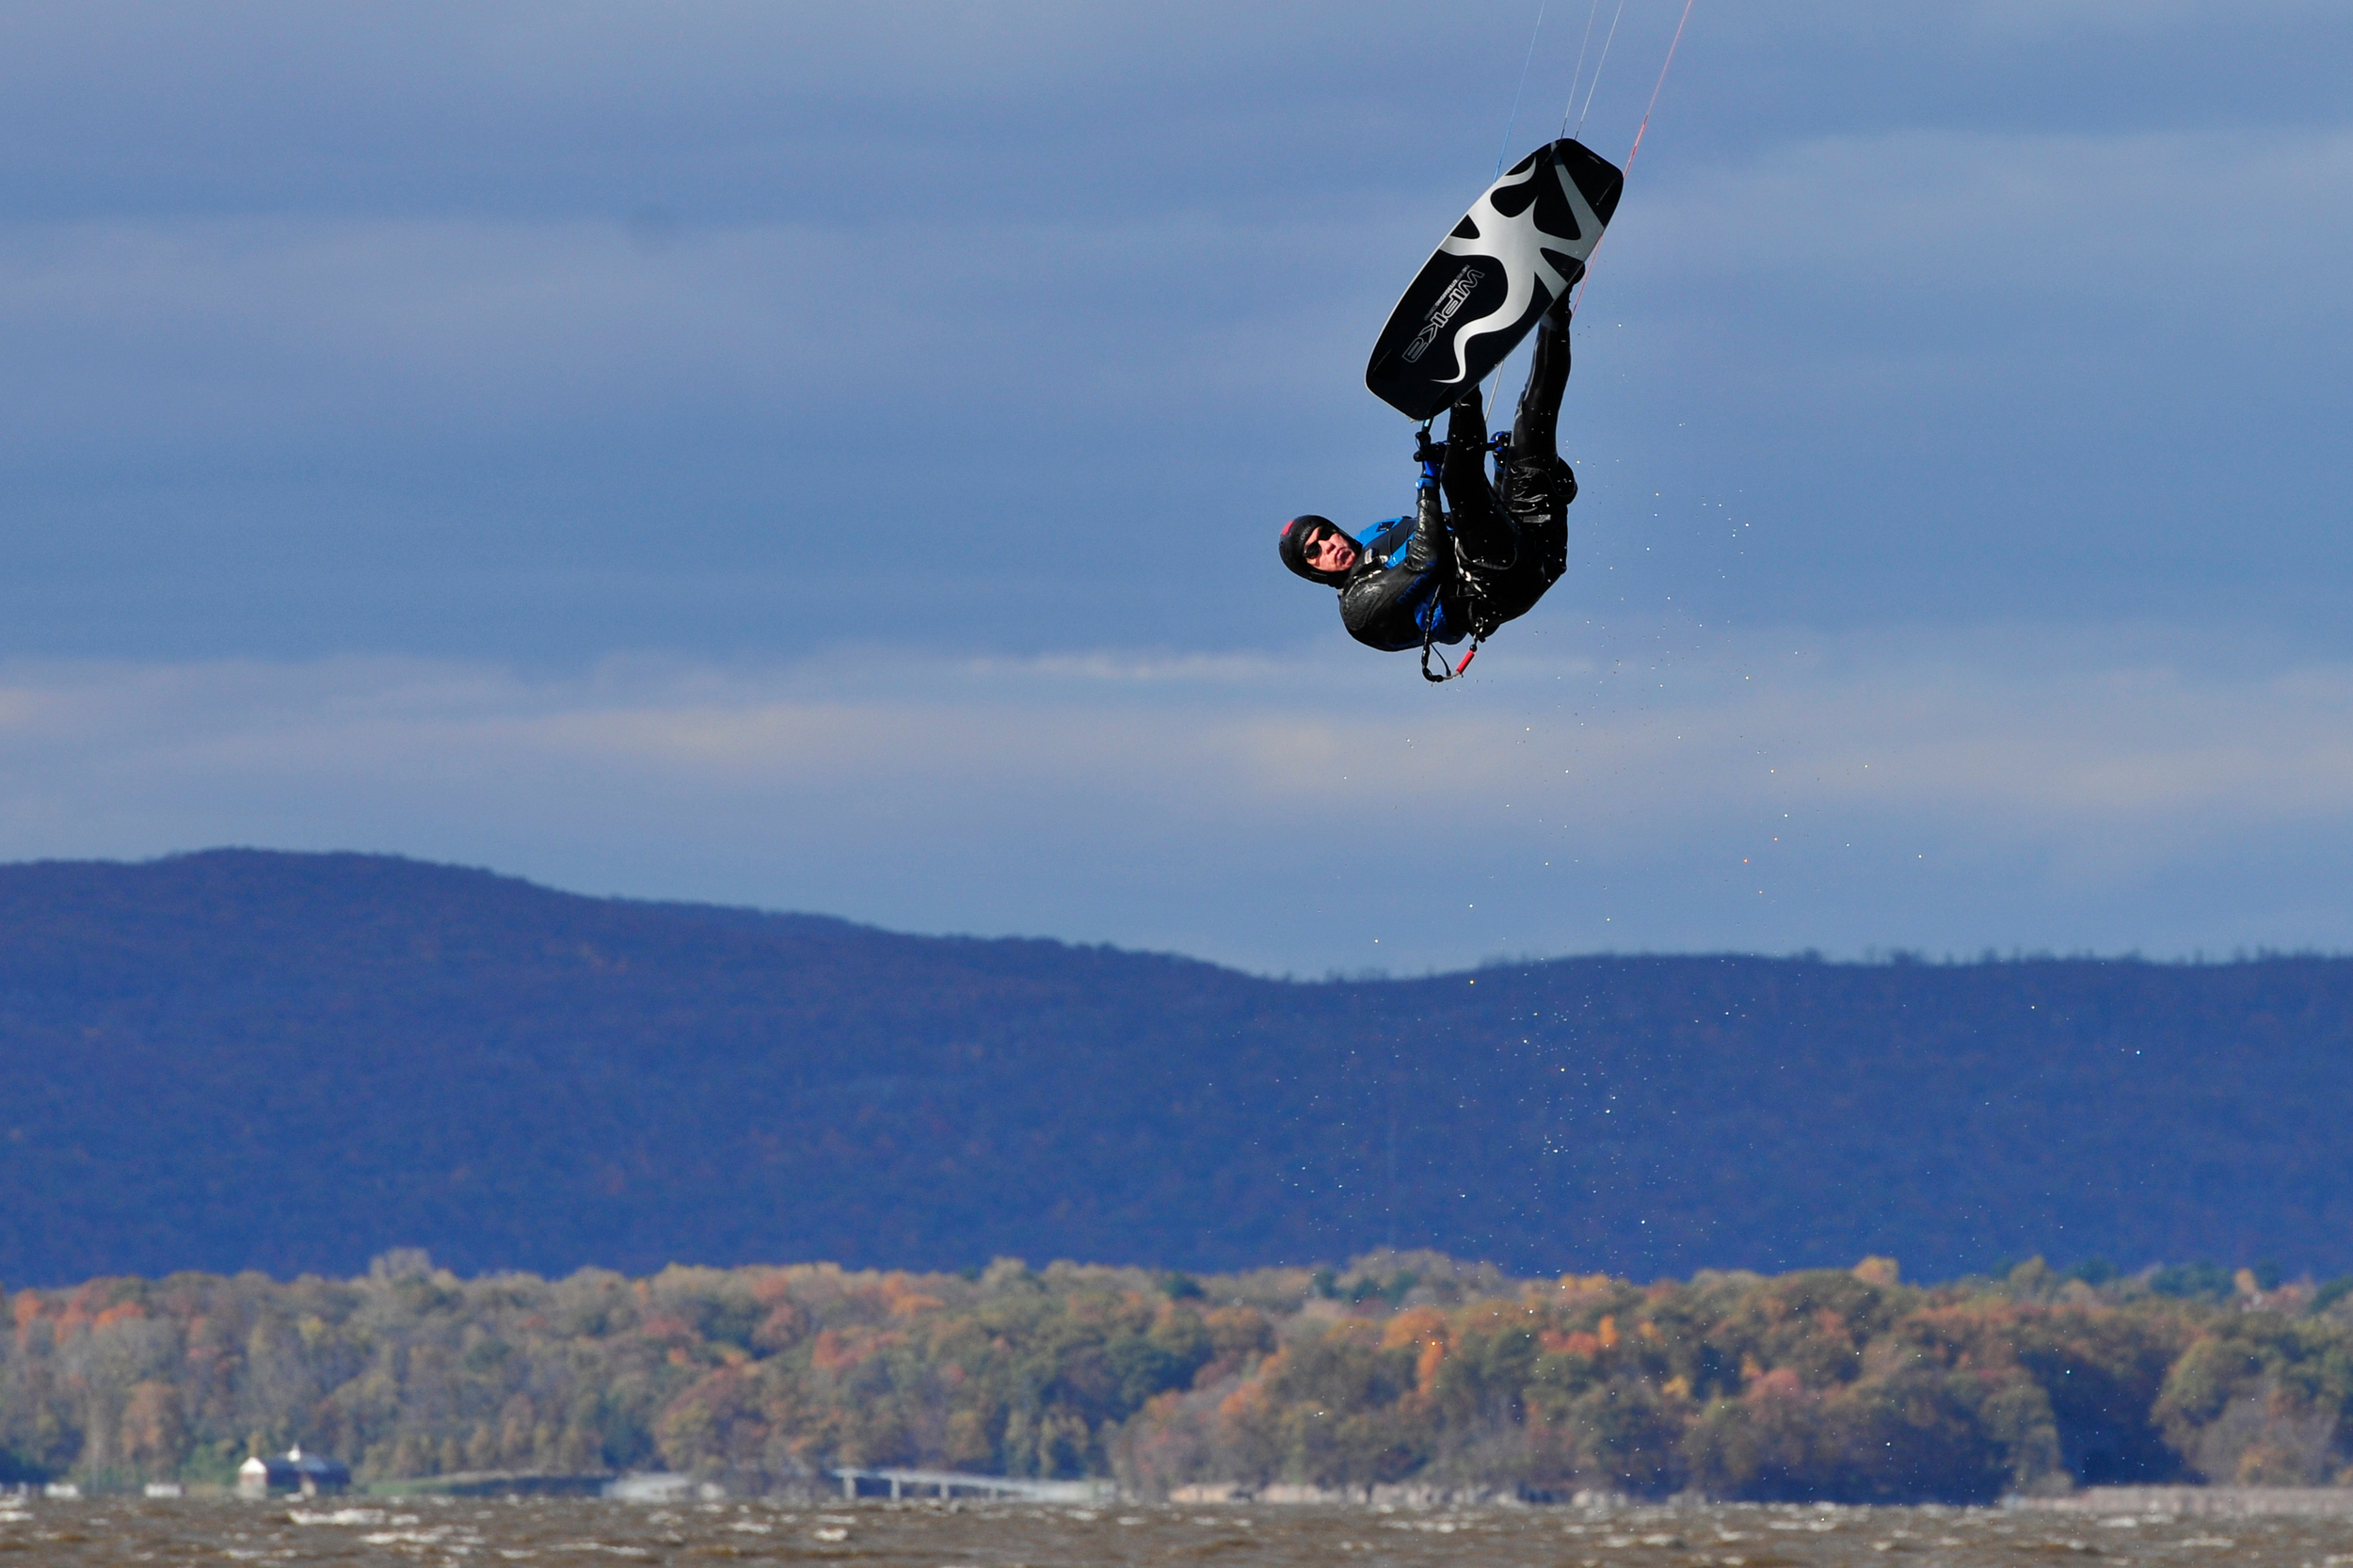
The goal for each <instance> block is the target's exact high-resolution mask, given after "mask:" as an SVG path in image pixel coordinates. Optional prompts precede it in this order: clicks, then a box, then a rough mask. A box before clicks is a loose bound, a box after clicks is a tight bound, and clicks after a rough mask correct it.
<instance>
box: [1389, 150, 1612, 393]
mask: <svg viewBox="0 0 2353 1568" xmlns="http://www.w3.org/2000/svg"><path fill="white" fill-rule="evenodd" d="M1624 190H1625V175H1624V174H1622V173H1621V172H1619V170H1618V168H1617V166H1615V165H1614V164H1611V163H1609V162H1608V161H1607V160H1605V159H1604V158H1602V157H1601V156H1600V155H1599V154H1598V153H1596V152H1593V149H1591V148H1589V147H1587V146H1586V145H1585V144H1584V143H1582V142H1579V141H1574V140H1571V139H1569V138H1567V137H1563V138H1562V139H1561V140H1559V141H1556V142H1551V143H1549V144H1547V145H1545V146H1544V147H1540V148H1538V149H1537V150H1536V151H1535V152H1530V153H1529V155H1528V156H1527V157H1525V158H1522V159H1521V160H1520V161H1519V162H1518V163H1515V164H1513V166H1512V167H1511V168H1510V169H1509V170H1508V171H1506V172H1505V174H1504V176H1503V178H1501V179H1500V180H1497V182H1496V183H1495V184H1492V185H1489V186H1488V187H1487V190H1486V194H1485V195H1483V196H1481V198H1480V199H1479V200H1478V201H1476V202H1475V203H1473V204H1472V206H1471V210H1470V211H1469V212H1468V213H1467V214H1465V216H1464V218H1463V221H1462V222H1460V223H1458V224H1456V225H1455V226H1454V232H1452V233H1450V234H1449V235H1447V237H1446V238H1445V239H1444V240H1443V241H1441V242H1440V244H1439V246H1438V248H1437V251H1436V253H1435V254H1433V256H1432V257H1431V258H1430V260H1429V261H1428V262H1427V263H1425V264H1423V266H1422V269H1421V271H1420V272H1418V273H1417V274H1416V275H1415V277H1414V280H1413V282H1411V283H1410V284H1408V285H1406V289H1405V295H1404V297H1402V298H1401V299H1400V300H1399V301H1398V302H1397V309H1396V310H1394V311H1391V312H1389V323H1388V325H1387V326H1386V327H1384V328H1382V329H1381V336H1380V338H1379V339H1378V340H1377V341H1376V342H1375V343H1374V344H1373V345H1372V360H1371V362H1369V364H1367V365H1366V366H1365V385H1366V386H1368V387H1369V388H1371V389H1372V394H1373V395H1374V396H1375V397H1378V398H1379V399H1381V401H1382V402H1384V403H1386V404H1387V405H1389V407H1391V408H1395V409H1397V410H1398V411H1399V412H1401V413H1402V414H1404V415H1405V416H1406V417H1407V418H1408V419H1431V418H1434V417H1435V416H1436V415H1437V413H1438V412H1439V411H1440V410H1441V409H1443V408H1446V406H1447V405H1448V404H1449V403H1452V402H1453V401H1454V400H1455V399H1456V398H1457V397H1460V396H1461V395H1462V394H1463V392H1464V391H1465V389H1466V388H1469V387H1472V386H1476V385H1477V384H1478V383H1479V382H1480V381H1481V380H1482V379H1484V378H1485V376H1486V375H1487V373H1488V372H1489V371H1491V370H1493V369H1495V368H1496V366H1497V365H1499V364H1501V363H1502V362H1503V360H1504V356H1506V355H1508V354H1510V353H1511V352H1512V350H1513V349H1514V348H1516V347H1518V346H1519V344H1520V340H1521V339H1522V338H1525V337H1526V336H1528V334H1529V332H1530V331H1532V330H1533V329H1534V328H1535V326H1536V323H1537V322H1538V321H1539V320H1540V319H1542V317H1543V316H1544V313H1545V311H1546V310H1547V309H1549V308H1550V306H1551V304H1552V302H1553V301H1554V300H1555V299H1558V298H1559V297H1560V296H1561V295H1563V294H1566V293H1567V292H1568V291H1569V290H1570V289H1572V288H1574V287H1575V286H1576V285H1577V280H1578V279H1579V278H1581V277H1583V276H1584V274H1585V258H1586V257H1588V256H1590V255H1592V254H1593V247H1594V246H1595V245H1597V244H1599V243H1600V241H1601V232H1602V230H1603V229H1604V228H1605V227H1607V226H1608V225H1609V218H1610V216H1611V215H1612V214H1614V213H1615V212H1616V211H1617V210H1618V197H1619V196H1620V194H1621V193H1622V192H1624Z"/></svg>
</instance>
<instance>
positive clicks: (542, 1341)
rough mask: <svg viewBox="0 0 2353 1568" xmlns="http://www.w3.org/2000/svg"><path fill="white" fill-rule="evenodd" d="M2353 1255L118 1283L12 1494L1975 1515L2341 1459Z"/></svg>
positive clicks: (674, 1272)
mask: <svg viewBox="0 0 2353 1568" xmlns="http://www.w3.org/2000/svg"><path fill="white" fill-rule="evenodd" d="M2349 1290H2353V1282H2339V1283H2338V1284H2336V1285H2332V1286H2329V1287H2315V1286H2314V1285H2313V1284H2312V1283H2311V1282H2308V1281H2307V1282H2293V1283H2282V1282H2281V1281H2280V1280H2279V1279H2278V1278H2277V1276H2276V1272H2273V1271H2268V1270H2265V1271H2253V1270H2242V1271H2237V1272H2229V1271H2223V1270H2220V1269H2217V1268H2213V1267H2211V1266H2189V1267H2177V1268H2174V1269H2170V1270H2164V1271H2145V1272H2142V1273H2140V1274H2138V1275H2130V1276H2127V1275H2123V1274H2121V1273H2119V1272H2117V1271H2115V1270H2113V1269H2110V1268H2106V1267H2105V1266H2103V1265H2098V1264H2096V1263H2093V1264H2087V1265H2084V1266H2080V1267H2078V1268H2076V1269H2073V1270H2071V1271H2068V1272H2064V1273H2062V1272H2057V1271H2055V1270H2053V1269H2051V1268H2050V1267H2048V1266H2047V1265H2046V1264H2044V1263H2043V1262H2042V1261H2041V1260H2040V1259H2035V1260H2029V1261H2028V1262H2026V1263H2024V1264H2021V1265H2019V1266H2018V1267H2016V1268H2014V1269H2012V1270H2010V1271H2009V1272H2007V1273H2005V1274H2002V1275H1999V1276H1994V1277H1985V1278H1976V1279H1969V1280H1963V1281H1959V1282H1955V1283H1950V1284H1944V1285H1936V1286H1929V1287H1916V1286H1911V1285H1906V1284H1904V1283H1902V1282H1901V1281H1900V1279H1899V1277H1898V1274H1897V1270H1896V1268H1895V1266H1894V1265H1893V1264H1892V1263H1889V1262H1887V1261H1885V1260H1881V1259H1873V1260H1868V1261H1866V1262H1865V1263H1864V1264H1862V1265H1860V1266H1858V1267H1857V1268H1855V1269H1854V1270H1852V1271H1815V1272H1801V1273H1791V1274H1783V1275H1777V1276H1768V1275H1761V1274H1754V1273H1745V1272H1703V1273H1700V1274H1698V1275H1695V1276H1694V1277H1692V1278H1690V1279H1689V1280H1681V1281H1673V1280H1670V1281H1660V1282H1657V1283H1653V1284H1647V1285H1644V1284H1638V1283H1635V1282H1633V1281H1630V1280H1623V1279H1614V1278H1610V1277H1608V1276H1605V1275H1598V1274H1596V1275H1590V1276H1576V1275H1572V1276H1568V1277H1563V1278H1560V1279H1545V1280H1520V1279H1512V1278H1508V1277H1506V1276H1504V1275H1503V1274H1502V1273H1501V1272H1498V1271H1497V1270H1495V1269H1493V1268H1491V1267H1487V1266H1483V1265H1472V1264H1464V1263H1460V1262H1457V1261H1455V1260H1453V1259H1450V1258H1447V1257H1444V1256H1438V1255H1434V1254H1413V1255H1401V1254H1390V1253H1382V1254H1375V1255H1371V1256H1368V1257H1365V1258H1361V1259H1359V1260H1357V1262H1356V1263H1355V1264H1353V1266H1351V1267H1350V1268H1348V1269H1346V1270H1337V1269H1327V1270H1309V1269H1272V1270H1262V1271H1257V1272H1247V1273H1239V1274H1231V1275H1214V1276H1210V1275H1205V1276H1202V1277H1200V1278H1197V1279H1196V1278H1191V1277H1187V1276H1184V1275H1181V1274H1171V1273H1156V1272H1150V1271H1145V1270H1139V1269H1119V1268H1096V1267H1082V1266H1078V1265H1073V1264H1068V1263H1056V1264H1054V1265H1052V1266H1050V1267H1048V1268H1046V1269H1043V1270H1037V1269H1032V1268H1030V1267H1028V1266H1027V1265H1025V1264H1023V1263H1021V1262H1019V1261H1016V1260H1012V1259H1002V1260H1000V1261H998V1262H997V1263H995V1264H992V1265H991V1266H990V1267H989V1268H987V1269H986V1270H981V1271H968V1272H964V1273H936V1274H933V1273H924V1274H919V1273H907V1272H852V1271H846V1270H843V1269H840V1268H838V1267H835V1266H832V1265H828V1264H807V1265H795V1266H791V1267H775V1268H765V1267H754V1268H738V1269H696V1268H683V1267H673V1268H669V1269H665V1270H664V1271H663V1272H660V1273H657V1274H654V1275H651V1276H648V1277H645V1278H636V1279H632V1278H627V1277H624V1276H622V1275H620V1274H617V1273H613V1272H604V1271H599V1270H584V1271H582V1272H578V1273H575V1274H572V1275H570V1276H568V1277H567V1278H562V1279H554V1280H549V1279H542V1278H539V1277H537V1276H535V1275H531V1274H494V1275H487V1276H483V1277H480V1278H474V1279H462V1278H459V1277H457V1276H456V1275H455V1274H453V1273H450V1272H447V1271H444V1270H439V1269H436V1268H434V1267H433V1266H432V1265H431V1263H430V1261H429V1260H428V1259H427V1258H426V1257H425V1256H424V1255H422V1254H418V1253H393V1254H388V1255H386V1256H383V1257H380V1258H378V1259H377V1260H376V1263H375V1264H374V1265H373V1266H372V1267H371V1269H370V1270H369V1272H367V1273H366V1274H365V1275H363V1276H360V1277H358V1278H353V1279H343V1280H330V1279H322V1278H316V1277H304V1278H300V1279H296V1280H294V1281H291V1282H283V1281H278V1280H273V1279H270V1278H268V1277H266V1276H264V1275H261V1274H255V1273H244V1274H236V1275H215V1274H175V1275H171V1276H169V1277H167V1278H163V1279H141V1278H108V1279H99V1280H92V1281H89V1282H88V1283H87V1284H84V1285H81V1286H78V1287H74V1288H68V1289H56V1290H42V1289H26V1290H21V1291H18V1292H16V1293H15V1294H14V1295H13V1296H11V1297H9V1298H8V1302H9V1305H10V1307H11V1309H12V1327H13V1333H12V1334H9V1335H8V1336H6V1338H5V1340H0V1479H5V1480H20V1481H21V1480H51V1479H69V1478H70V1479H72V1480H77V1481H79V1482H80V1483H82V1484H83V1485H84V1486H86V1487H89V1488H99V1489H104V1488H109V1487H127V1486H131V1485H134V1484H136V1483H138V1482H140V1481H145V1480H183V1481H190V1482H196V1483H200V1484H202V1483H225V1482H227V1481H228V1480H230V1479H231V1477H232V1474H233V1472H234V1469H235V1467H236V1465H237V1464H239V1463H241V1462H242V1461H243V1460H244V1459H245V1458H246V1457H247V1456H248V1454H251V1453H257V1452H265V1451H277V1450H280V1449H282V1448H286V1447H289V1446H292V1445H295V1444H299V1445H301V1446H302V1447H303V1448H306V1449H310V1450H313V1451H320V1452H328V1453H332V1454H335V1455H337V1456H338V1457H341V1458H343V1459H344V1460H346V1461H347V1462H348V1463H350V1464H352V1465H353V1467H354V1470H355V1472H356V1474H357V1476H358V1477H359V1479H360V1480H362V1481H363V1482H373V1483H378V1484H382V1483H389V1482H394V1481H411V1482H414V1481H420V1480H430V1479H431V1478H436V1477H447V1476H451V1475H455V1474H463V1473H479V1472H486V1471H488V1472H499V1471H504V1472H562V1473H586V1472H595V1471H616V1470H625V1469H636V1468H649V1467H651V1468H669V1469H674V1470H679V1471H682V1472H691V1473H695V1474H697V1475H702V1476H706V1477H710V1478H712V1479H718V1480H726V1481H728V1482H729V1483H731V1484H733V1485H735V1486H737V1487H740V1488H744V1489H749V1490H775V1489H797V1488H807V1487H814V1486H820V1485H824V1484H825V1480H824V1472H825V1471H826V1470H827V1469H829V1468H831V1467H833V1466H836V1465H888V1464H906V1465H921V1466H926V1467H936V1468H948V1469H960V1470H968V1471H973V1472H979V1473H986V1474H995V1475H1011V1476H1042V1477H1073V1476H1113V1477H1116V1478H1117V1479H1119V1480H1121V1481H1122V1482H1123V1483H1124V1484H1126V1485H1128V1487H1130V1488H1132V1489H1134V1490H1136V1491H1138V1492H1140V1493H1144V1494H1154V1493H1165V1492H1167V1491H1170V1490H1173V1489H1175V1488H1177V1487H1179V1486H1184V1485H1189V1484H1195V1483H1205V1482H1207V1483H1225V1484H1235V1485H1241V1486H1245V1487H1249V1486H1259V1485H1264V1484H1268V1483H1271V1482H1277V1481H1285V1482H1292V1483H1302V1484H1309V1485H1320V1486H1326V1487H1367V1486H1372V1485H1377V1484H1381V1483H1387V1482H1401V1481H1426V1482H1432V1483H1437V1484H1446V1485H1453V1486H1464V1487H1484V1488H1503V1489H1512V1490H1515V1491H1517V1492H1519V1493H1520V1494H1522V1495H1524V1496H1539V1497H1541V1496H1555V1495H1561V1496H1565V1495H1567V1494H1569V1493H1572V1492H1574V1491H1577V1490H1589V1489H1598V1490H1604V1491H1610V1492H1624V1493H1631V1494H1638V1495H1647V1496H1659V1495H1667V1494H1673V1493H1677V1492H1686V1491H1696V1492H1702V1493H1705V1494H1708V1495H1712V1496H1722V1497H1737V1498H1752V1499H1759V1500H1802V1499H1839V1500H1848V1501H1897V1500H1926V1499H1935V1500H1944V1501H1952V1502H1972V1501H1987V1500H1991V1499H1993V1498H1994V1497H1996V1496H2001V1495H2003V1494H2005V1493H2009V1492H2029V1493H2031V1492H2047V1491H2055V1490H2064V1489H2066V1488H2068V1487H2070V1486H2072V1485H2075V1484H2086V1483H2102V1482H2125V1481H2143V1482H2146V1481H2165V1480H2191V1481H2195V1480H2206V1481H2216V1482H2233V1483H2265V1484H2336V1483H2353V1468H2348V1466H2349V1465H2353V1449H2349V1448H2348V1445H2347V1442H2346V1440H2345V1439H2346V1434H2347V1432H2348V1429H2349V1428H2353V1423H2347V1422H2346V1420H2345V1416H2346V1414H2347V1406H2348V1402H2349V1401H2353V1294H2348V1291H2349Z"/></svg>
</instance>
